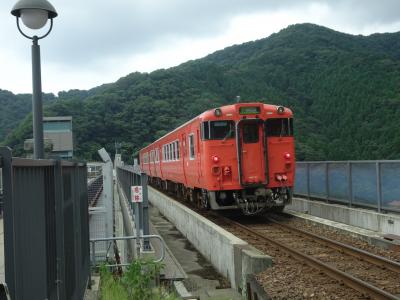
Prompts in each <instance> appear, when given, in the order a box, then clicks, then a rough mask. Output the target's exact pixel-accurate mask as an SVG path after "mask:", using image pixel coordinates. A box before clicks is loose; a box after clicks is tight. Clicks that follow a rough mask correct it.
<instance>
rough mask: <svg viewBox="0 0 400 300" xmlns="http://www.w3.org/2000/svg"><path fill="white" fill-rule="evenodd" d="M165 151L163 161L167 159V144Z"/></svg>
mask: <svg viewBox="0 0 400 300" xmlns="http://www.w3.org/2000/svg"><path fill="white" fill-rule="evenodd" d="M162 152H163V153H162V154H163V161H166V160H167V148H166V147H165V145H164V146H163V151H162Z"/></svg>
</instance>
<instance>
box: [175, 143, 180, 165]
mask: <svg viewBox="0 0 400 300" xmlns="http://www.w3.org/2000/svg"><path fill="white" fill-rule="evenodd" d="M175 143H176V159H177V160H179V157H180V153H179V141H176V142H175Z"/></svg>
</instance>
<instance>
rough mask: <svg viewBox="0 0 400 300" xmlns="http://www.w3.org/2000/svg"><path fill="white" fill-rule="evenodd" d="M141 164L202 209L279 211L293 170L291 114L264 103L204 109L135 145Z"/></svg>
mask: <svg viewBox="0 0 400 300" xmlns="http://www.w3.org/2000/svg"><path fill="white" fill-rule="evenodd" d="M140 166H141V168H142V170H143V171H144V172H146V173H147V174H148V176H149V180H150V183H152V184H154V185H157V186H159V187H161V188H163V189H165V190H167V191H170V192H174V193H176V194H177V195H178V196H180V197H181V198H185V199H187V200H190V201H193V202H196V203H197V204H198V205H199V206H201V207H203V208H211V209H213V210H218V209H238V208H240V209H241V210H242V211H243V213H244V214H246V215H251V214H259V213H262V212H263V211H266V210H282V209H283V207H284V206H285V204H287V203H290V202H291V198H292V188H293V182H294V174H295V153H294V138H293V114H292V112H291V110H290V109H288V108H285V107H283V106H275V105H268V104H263V103H237V104H233V105H227V106H222V107H219V108H216V109H211V110H208V111H206V112H204V113H202V114H201V115H199V116H197V117H195V118H194V119H192V120H190V121H189V122H187V123H185V124H183V125H182V126H180V127H178V128H176V129H175V130H173V131H171V132H170V133H168V134H166V135H165V136H163V137H162V138H160V139H158V140H157V141H155V142H154V143H152V144H151V145H149V146H147V147H145V148H143V149H142V150H140Z"/></svg>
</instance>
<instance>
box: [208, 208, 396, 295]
mask: <svg viewBox="0 0 400 300" xmlns="http://www.w3.org/2000/svg"><path fill="white" fill-rule="evenodd" d="M213 217H217V218H218V219H219V221H218V222H220V221H223V222H224V223H226V224H225V225H227V227H229V228H231V229H233V230H234V231H235V232H239V233H241V235H245V236H252V237H254V242H253V243H254V246H257V244H259V243H261V244H262V243H267V244H269V245H274V246H276V247H278V248H279V249H281V250H283V251H285V252H286V253H287V254H288V255H290V256H291V257H293V258H295V259H297V260H299V261H301V262H302V263H305V264H307V265H308V266H310V267H312V268H314V269H317V270H319V271H322V272H323V273H324V274H326V275H327V276H329V277H331V278H333V279H335V280H338V281H340V282H342V283H344V284H345V285H347V286H348V287H350V288H352V289H355V290H357V291H359V292H360V293H361V294H363V295H366V296H368V297H371V298H373V299H400V297H399V296H398V295H399V294H400V284H399V279H398V278H399V277H400V276H399V275H400V264H399V263H397V262H393V261H390V260H388V259H386V258H383V257H380V256H377V255H374V254H371V253H369V252H366V251H364V250H361V249H358V248H355V247H352V246H349V245H346V244H343V243H339V242H337V241H334V240H330V239H327V238H324V237H321V236H317V235H315V234H312V233H309V232H306V231H303V230H301V229H298V228H294V227H292V226H289V225H286V224H283V223H281V222H278V221H276V220H275V219H272V218H268V220H267V221H268V222H269V225H268V226H265V224H262V225H260V224H258V225H255V228H254V226H253V225H252V226H246V225H243V224H241V223H239V222H237V221H234V220H232V219H229V218H226V217H223V216H220V215H218V216H213ZM224 227H226V226H224ZM333 251H334V252H336V253H332V252H333ZM344 256H348V257H350V259H348V258H347V259H344V260H343V257H344ZM335 260H339V263H337V262H335ZM345 265H348V269H351V270H350V272H349V271H348V270H346V268H345V267H343V266H345ZM354 265H356V268H354ZM354 269H356V270H358V273H363V274H362V275H361V276H355V275H354V274H352V273H357V272H351V271H354ZM360 270H361V272H360ZM388 272H389V274H387V273H388ZM383 273H385V278H384V279H385V280H383V281H385V282H386V284H384V286H383V287H382V285H380V284H379V283H378V284H377V282H378V281H379V280H377V278H379V277H380V276H381V275H382V274H383ZM357 275H360V274H357ZM374 278H375V280H374ZM389 278H392V279H391V280H389ZM370 281H373V282H374V283H373V284H372V283H371V282H370Z"/></svg>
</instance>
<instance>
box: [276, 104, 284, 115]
mask: <svg viewBox="0 0 400 300" xmlns="http://www.w3.org/2000/svg"><path fill="white" fill-rule="evenodd" d="M276 111H277V112H278V114H280V115H281V114H283V113H284V112H285V108H284V107H283V106H278V108H277V109H276Z"/></svg>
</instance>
